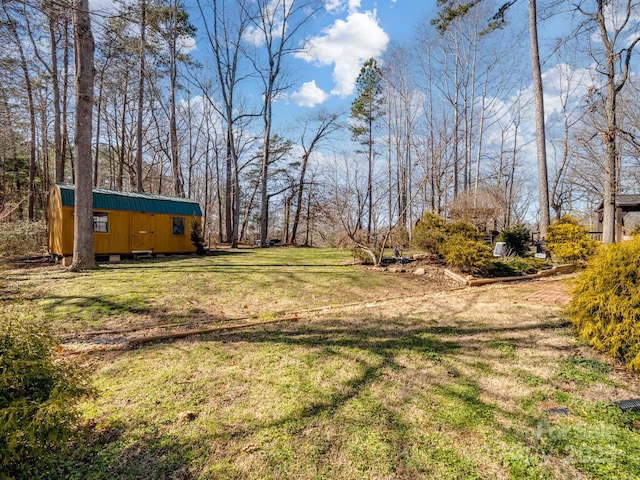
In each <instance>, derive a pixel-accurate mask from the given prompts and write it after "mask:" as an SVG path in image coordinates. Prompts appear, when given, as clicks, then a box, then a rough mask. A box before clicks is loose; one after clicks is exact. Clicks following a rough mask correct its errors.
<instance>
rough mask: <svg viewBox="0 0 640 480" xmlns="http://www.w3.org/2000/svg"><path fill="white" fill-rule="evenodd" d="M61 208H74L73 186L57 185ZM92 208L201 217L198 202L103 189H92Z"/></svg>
mask: <svg viewBox="0 0 640 480" xmlns="http://www.w3.org/2000/svg"><path fill="white" fill-rule="evenodd" d="M56 186H57V187H58V188H59V189H60V195H61V197H62V206H63V207H73V206H74V193H75V188H74V186H73V185H67V184H62V183H57V184H56ZM93 208H94V209H98V210H99V209H104V210H128V211H133V212H149V213H168V214H174V215H195V216H198V217H201V216H202V210H201V209H200V205H199V204H198V202H194V201H193V200H189V199H187V198H180V197H165V196H163V195H153V194H150V193H138V192H116V191H114V190H105V189H103V188H94V189H93Z"/></svg>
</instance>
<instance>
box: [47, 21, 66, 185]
mask: <svg viewBox="0 0 640 480" xmlns="http://www.w3.org/2000/svg"><path fill="white" fill-rule="evenodd" d="M49 42H50V44H51V45H50V47H51V86H52V88H53V144H54V149H55V169H56V173H55V179H56V182H59V183H62V182H63V181H64V160H63V158H64V152H63V151H62V131H61V126H60V115H61V112H60V79H59V78H58V75H59V73H58V42H57V40H56V32H55V14H54V13H53V12H51V13H50V14H49Z"/></svg>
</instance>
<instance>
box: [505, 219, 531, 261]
mask: <svg viewBox="0 0 640 480" xmlns="http://www.w3.org/2000/svg"><path fill="white" fill-rule="evenodd" d="M497 240H498V241H499V242H505V243H506V244H507V251H508V252H509V253H510V254H512V255H516V256H518V257H524V256H525V255H526V254H527V253H529V246H530V245H531V233H530V232H529V230H528V229H527V227H525V226H524V225H520V224H518V225H512V226H510V227H505V228H504V229H503V230H502V232H500V235H498V238H497Z"/></svg>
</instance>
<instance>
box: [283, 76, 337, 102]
mask: <svg viewBox="0 0 640 480" xmlns="http://www.w3.org/2000/svg"><path fill="white" fill-rule="evenodd" d="M327 98H329V95H328V94H327V93H325V92H324V91H323V90H322V89H320V88H318V86H317V85H316V82H315V80H311V81H310V82H306V83H303V84H302V87H300V89H299V90H298V91H297V92H295V93H292V94H291V99H292V100H293V101H294V102H296V104H297V105H299V106H300V107H315V106H316V105H318V104H320V103H322V102H324V101H325V100H326V99H327Z"/></svg>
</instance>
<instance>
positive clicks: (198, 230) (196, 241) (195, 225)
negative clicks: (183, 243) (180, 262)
mask: <svg viewBox="0 0 640 480" xmlns="http://www.w3.org/2000/svg"><path fill="white" fill-rule="evenodd" d="M189 227H190V230H191V243H193V246H194V247H196V254H197V255H204V254H205V250H204V238H203V237H202V224H201V223H200V220H199V219H197V218H196V217H191V222H190V223H189Z"/></svg>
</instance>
